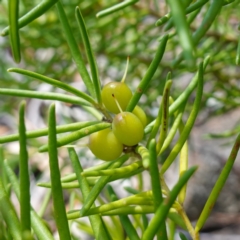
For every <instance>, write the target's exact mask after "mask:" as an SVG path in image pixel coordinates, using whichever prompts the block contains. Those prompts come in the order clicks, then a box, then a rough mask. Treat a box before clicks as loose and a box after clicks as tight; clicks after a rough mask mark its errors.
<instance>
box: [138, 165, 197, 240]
mask: <svg viewBox="0 0 240 240" xmlns="http://www.w3.org/2000/svg"><path fill="white" fill-rule="evenodd" d="M196 169H197V167H192V168H190V169H189V170H187V171H186V172H185V173H184V174H183V175H182V176H181V177H180V179H179V181H178V182H177V184H176V185H175V186H174V187H173V189H172V191H171V192H170V193H169V196H167V198H166V199H165V200H164V201H163V202H162V204H161V205H160V206H159V207H158V209H157V212H156V213H155V215H154V216H153V218H152V220H151V221H150V223H149V225H148V228H147V229H146V231H145V232H144V233H143V236H142V240H151V239H153V238H154V236H155V234H156V232H157V231H158V229H159V227H160V226H161V225H162V224H163V222H164V221H165V220H166V217H167V215H168V212H169V210H170V208H171V206H172V205H173V203H174V201H175V199H176V198H177V196H178V193H179V192H180V190H181V188H182V187H183V186H184V185H185V184H186V183H187V182H188V180H189V179H190V177H191V176H192V175H193V173H194V172H195V171H196Z"/></svg>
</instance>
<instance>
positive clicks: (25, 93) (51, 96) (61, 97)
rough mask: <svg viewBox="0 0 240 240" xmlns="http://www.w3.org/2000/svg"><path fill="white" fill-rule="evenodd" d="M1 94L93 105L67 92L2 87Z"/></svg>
mask: <svg viewBox="0 0 240 240" xmlns="http://www.w3.org/2000/svg"><path fill="white" fill-rule="evenodd" d="M0 95H8V96H15V97H27V98H38V99H45V100H55V101H61V102H66V103H72V104H77V105H86V106H92V105H91V104H89V103H88V102H86V101H85V100H82V99H81V98H79V97H74V96H68V95H66V94H61V93H54V92H49V93H48V92H37V91H29V90H17V89H11V88H0Z"/></svg>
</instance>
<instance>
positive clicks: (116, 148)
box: [88, 128, 123, 161]
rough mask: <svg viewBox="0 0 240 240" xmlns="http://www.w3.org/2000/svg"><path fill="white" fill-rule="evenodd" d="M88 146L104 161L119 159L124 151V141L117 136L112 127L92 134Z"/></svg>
mask: <svg viewBox="0 0 240 240" xmlns="http://www.w3.org/2000/svg"><path fill="white" fill-rule="evenodd" d="M88 146H89V148H90V150H91V151H92V153H93V154H94V155H95V156H96V157H97V158H99V159H102V160H104V161H112V160H115V159H117V158H118V157H120V155H121V154H122V151H123V145H122V143H121V142H120V141H119V140H118V139H117V138H116V137H115V135H114V134H113V132H112V130H111V129H110V128H107V129H104V130H101V131H99V132H95V133H93V134H91V135H90V136H89V144H88Z"/></svg>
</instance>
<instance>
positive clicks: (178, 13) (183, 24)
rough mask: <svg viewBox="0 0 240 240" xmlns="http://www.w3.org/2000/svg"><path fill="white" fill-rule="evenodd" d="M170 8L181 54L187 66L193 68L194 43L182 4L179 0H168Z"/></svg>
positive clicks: (194, 61) (194, 60)
mask: <svg viewBox="0 0 240 240" xmlns="http://www.w3.org/2000/svg"><path fill="white" fill-rule="evenodd" d="M168 3H169V6H170V8H171V13H172V18H173V22H174V24H175V26H176V29H177V34H178V36H179V41H180V44H181V46H182V49H183V54H184V56H185V60H186V62H187V66H188V67H189V68H190V69H193V68H194V67H195V65H196V59H195V56H194V51H195V48H194V44H193V39H192V36H191V34H190V29H189V25H188V23H187V20H186V17H185V10H184V5H183V3H182V2H181V1H175V0H168Z"/></svg>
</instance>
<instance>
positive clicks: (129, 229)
mask: <svg viewBox="0 0 240 240" xmlns="http://www.w3.org/2000/svg"><path fill="white" fill-rule="evenodd" d="M107 189H108V192H109V194H110V198H111V200H112V201H116V200H118V197H117V195H116V193H115V192H114V190H113V188H112V187H111V186H110V185H108V188H107ZM119 218H120V221H121V223H122V226H123V228H124V229H125V231H126V233H127V236H128V237H129V239H130V240H140V238H139V236H138V234H137V231H136V229H135V227H134V226H133V224H132V223H131V221H130V219H129V218H128V216H127V215H125V216H124V215H123V216H121V215H119Z"/></svg>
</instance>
